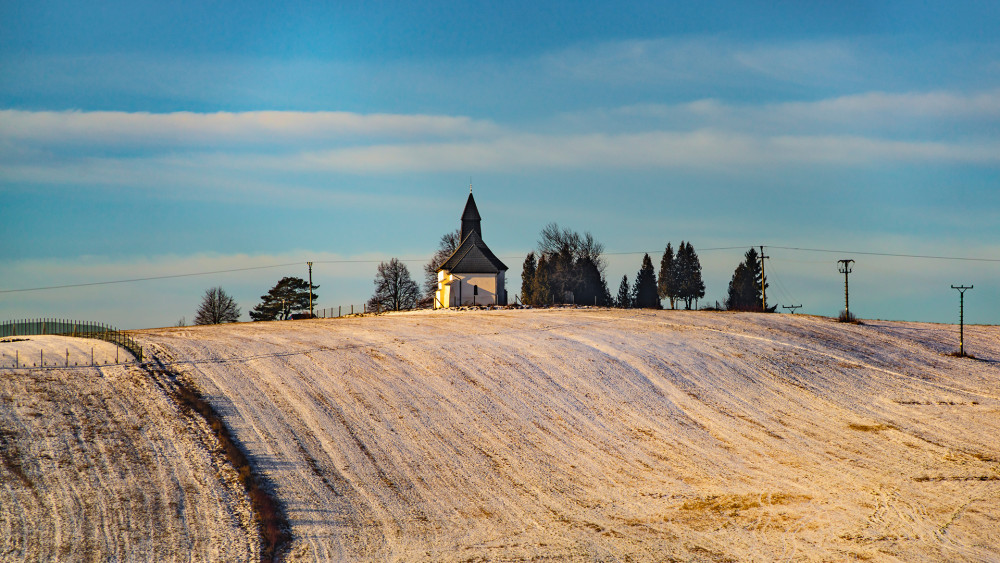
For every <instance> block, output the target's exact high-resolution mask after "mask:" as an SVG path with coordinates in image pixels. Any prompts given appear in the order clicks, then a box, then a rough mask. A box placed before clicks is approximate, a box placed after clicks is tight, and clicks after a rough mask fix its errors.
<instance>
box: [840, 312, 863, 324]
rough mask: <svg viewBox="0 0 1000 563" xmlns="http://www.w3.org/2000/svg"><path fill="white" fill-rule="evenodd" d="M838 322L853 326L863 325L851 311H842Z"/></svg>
mask: <svg viewBox="0 0 1000 563" xmlns="http://www.w3.org/2000/svg"><path fill="white" fill-rule="evenodd" d="M837 320H838V321H840V322H842V323H851V324H853V325H859V324H863V323H862V322H861V321H860V320H859V319H858V318H857V317H856V316H854V313H852V312H850V311H841V312H840V316H839V317H837Z"/></svg>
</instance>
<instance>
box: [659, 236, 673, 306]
mask: <svg viewBox="0 0 1000 563" xmlns="http://www.w3.org/2000/svg"><path fill="white" fill-rule="evenodd" d="M673 267H674V249H673V247H671V246H670V243H669V242H668V243H667V248H666V250H664V251H663V257H662V258H660V273H659V276H658V277H657V280H656V292H657V294H658V295H659V296H660V299H669V300H670V308H671V309H673V308H674V299H675V298H676V297H677V284H676V282H675V280H674V277H673V275H674V272H673Z"/></svg>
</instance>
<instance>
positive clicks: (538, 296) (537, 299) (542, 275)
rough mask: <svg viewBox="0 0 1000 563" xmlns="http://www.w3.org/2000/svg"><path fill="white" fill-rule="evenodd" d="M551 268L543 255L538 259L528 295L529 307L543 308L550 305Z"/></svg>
mask: <svg viewBox="0 0 1000 563" xmlns="http://www.w3.org/2000/svg"><path fill="white" fill-rule="evenodd" d="M551 270H552V268H551V267H550V266H549V261H548V260H546V258H545V255H542V256H541V257H539V258H538V265H537V266H536V267H535V275H534V277H533V278H532V280H531V292H530V294H529V296H530V301H528V304H529V305H533V306H535V307H545V306H548V305H551V304H552V288H551V283H550V282H549V276H550V274H551Z"/></svg>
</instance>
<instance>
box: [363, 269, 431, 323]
mask: <svg viewBox="0 0 1000 563" xmlns="http://www.w3.org/2000/svg"><path fill="white" fill-rule="evenodd" d="M419 296H420V288H419V287H417V283H416V282H415V281H413V280H412V279H410V270H409V269H408V268H407V267H406V264H403V263H402V262H400V261H399V260H398V259H396V258H393V259H391V260H389V261H388V262H382V263H381V264H379V265H378V272H377V273H376V274H375V295H373V296H372V298H371V299H369V300H368V306H369V307H370V308H372V309H376V308H377V309H380V310H382V311H399V310H402V309H412V308H413V307H414V306H416V304H417V298H418V297H419Z"/></svg>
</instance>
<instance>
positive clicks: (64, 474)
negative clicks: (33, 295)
mask: <svg viewBox="0 0 1000 563" xmlns="http://www.w3.org/2000/svg"><path fill="white" fill-rule="evenodd" d="M4 340H8V341H6V342H5V341H4ZM10 340H17V341H16V342H12V341H10ZM92 348H93V355H94V361H95V362H97V363H103V362H105V361H106V362H109V363H112V362H114V360H115V357H116V353H118V355H119V359H120V360H121V361H122V362H125V360H126V358H128V359H131V355H129V354H128V353H127V352H124V351H119V350H117V347H116V346H114V345H113V344H108V343H106V342H101V341H97V340H86V339H82V338H68V337H61V336H29V337H21V338H18V339H0V359H2V361H0V561H191V560H195V561H245V560H250V559H253V558H254V557H255V554H256V553H257V551H258V539H257V536H256V532H255V531H253V528H252V523H251V522H250V518H251V515H250V511H249V503H248V501H247V500H246V499H245V498H243V497H244V496H245V495H244V493H243V492H242V490H241V489H239V488H238V486H237V485H228V484H227V483H226V482H225V481H224V480H225V479H227V478H228V479H229V480H230V481H231V480H233V479H234V478H235V472H234V471H232V469H231V468H229V467H227V466H220V465H219V464H218V463H216V462H214V461H213V456H212V455H211V454H210V449H211V448H212V447H213V444H212V443H211V441H210V435H209V434H208V432H207V431H205V429H203V428H196V427H192V425H191V422H189V419H188V418H186V417H184V416H182V415H181V413H179V412H178V410H177V407H176V406H175V405H174V404H173V403H172V402H171V401H170V400H169V399H168V397H167V396H166V395H165V394H164V393H163V391H162V390H160V389H159V388H158V387H157V386H156V385H155V384H154V382H153V381H151V380H150V379H149V377H148V375H147V374H146V373H145V372H143V371H142V370H139V369H138V368H136V367H135V366H134V365H128V364H124V363H123V364H121V365H107V366H105V365H101V366H100V367H74V364H75V363H87V364H89V363H90V361H91V353H92ZM67 353H68V354H69V367H66V366H65V364H66V358H67ZM15 358H18V359H19V360H20V365H22V366H23V365H25V364H26V363H27V365H28V366H32V364H35V366H34V367H33V368H32V369H12V368H13V366H14V360H15ZM43 360H44V362H45V364H46V365H47V366H50V367H45V368H41V364H42V361H43ZM53 364H56V365H59V366H62V367H51V366H52V365H53ZM247 529H250V530H251V532H250V533H248V532H247V531H246V530H247Z"/></svg>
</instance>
